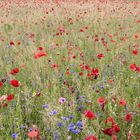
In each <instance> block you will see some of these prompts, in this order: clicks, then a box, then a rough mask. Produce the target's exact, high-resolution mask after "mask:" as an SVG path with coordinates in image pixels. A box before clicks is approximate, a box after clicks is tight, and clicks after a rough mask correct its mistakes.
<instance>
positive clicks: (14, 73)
mask: <svg viewBox="0 0 140 140" xmlns="http://www.w3.org/2000/svg"><path fill="white" fill-rule="evenodd" d="M17 73H19V68H14V69H13V70H11V72H10V74H12V75H16V74H17Z"/></svg>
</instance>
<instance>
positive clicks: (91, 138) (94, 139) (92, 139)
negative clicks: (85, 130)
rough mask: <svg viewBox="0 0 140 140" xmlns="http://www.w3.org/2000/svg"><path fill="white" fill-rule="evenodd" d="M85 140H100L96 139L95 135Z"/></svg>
mask: <svg viewBox="0 0 140 140" xmlns="http://www.w3.org/2000/svg"><path fill="white" fill-rule="evenodd" d="M85 140H98V139H97V138H96V137H94V136H93V135H90V136H88V137H87V138H85Z"/></svg>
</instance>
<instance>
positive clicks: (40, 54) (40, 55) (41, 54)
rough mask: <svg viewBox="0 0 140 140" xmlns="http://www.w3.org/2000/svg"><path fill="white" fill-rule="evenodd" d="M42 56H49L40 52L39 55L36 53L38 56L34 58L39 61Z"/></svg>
mask: <svg viewBox="0 0 140 140" xmlns="http://www.w3.org/2000/svg"><path fill="white" fill-rule="evenodd" d="M42 56H47V54H46V53H45V52H44V51H40V52H38V53H36V54H35V55H34V58H35V59H38V58H40V57H42Z"/></svg>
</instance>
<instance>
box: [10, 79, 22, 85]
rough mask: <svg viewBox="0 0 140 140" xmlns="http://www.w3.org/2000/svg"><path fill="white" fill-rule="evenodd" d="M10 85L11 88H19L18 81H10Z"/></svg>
mask: <svg viewBox="0 0 140 140" xmlns="http://www.w3.org/2000/svg"><path fill="white" fill-rule="evenodd" d="M10 84H11V85H12V86H13V87H19V86H20V82H19V81H18V80H15V79H13V80H11V81H10Z"/></svg>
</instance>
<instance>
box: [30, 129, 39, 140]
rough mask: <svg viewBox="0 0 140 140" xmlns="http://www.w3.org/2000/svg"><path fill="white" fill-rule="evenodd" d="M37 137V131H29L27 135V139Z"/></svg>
mask: <svg viewBox="0 0 140 140" xmlns="http://www.w3.org/2000/svg"><path fill="white" fill-rule="evenodd" d="M37 136H38V132H37V131H34V130H33V131H31V132H29V133H28V137H29V138H36V137H37Z"/></svg>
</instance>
